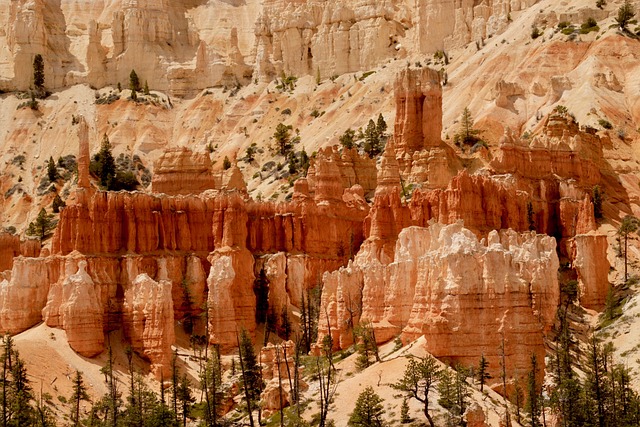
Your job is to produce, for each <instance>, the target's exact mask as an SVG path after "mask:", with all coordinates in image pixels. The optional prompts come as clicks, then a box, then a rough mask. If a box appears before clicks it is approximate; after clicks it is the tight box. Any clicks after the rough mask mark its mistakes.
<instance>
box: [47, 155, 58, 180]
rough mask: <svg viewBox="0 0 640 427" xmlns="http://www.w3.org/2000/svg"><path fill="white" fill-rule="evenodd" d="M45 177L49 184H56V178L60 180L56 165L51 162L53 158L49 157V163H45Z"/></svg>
mask: <svg viewBox="0 0 640 427" xmlns="http://www.w3.org/2000/svg"><path fill="white" fill-rule="evenodd" d="M47 177H48V178H49V181H51V182H56V181H57V180H58V178H60V175H59V174H58V168H57V167H56V163H55V162H54V161H53V157H49V162H48V163H47Z"/></svg>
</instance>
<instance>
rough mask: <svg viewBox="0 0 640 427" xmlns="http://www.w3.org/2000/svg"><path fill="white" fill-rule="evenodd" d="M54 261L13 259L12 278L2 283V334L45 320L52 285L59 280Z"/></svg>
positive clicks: (17, 330) (0, 327) (58, 266)
mask: <svg viewBox="0 0 640 427" xmlns="http://www.w3.org/2000/svg"><path fill="white" fill-rule="evenodd" d="M59 269H60V263H59V262H58V260H56V259H55V258H23V257H18V258H15V259H14V260H13V268H12V270H11V275H10V278H8V279H4V280H2V281H1V282H0V331H2V332H3V333H9V334H16V333H19V332H22V331H24V330H26V329H28V328H30V327H32V326H34V325H35V324H37V323H38V322H40V321H41V320H42V309H43V308H44V306H45V304H46V302H47V295H48V293H49V286H50V285H51V283H54V282H56V281H57V280H58V277H59V275H60V270H59Z"/></svg>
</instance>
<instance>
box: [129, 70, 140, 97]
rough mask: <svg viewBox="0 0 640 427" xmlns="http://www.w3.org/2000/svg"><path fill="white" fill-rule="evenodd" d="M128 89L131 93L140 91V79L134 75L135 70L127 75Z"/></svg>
mask: <svg viewBox="0 0 640 427" xmlns="http://www.w3.org/2000/svg"><path fill="white" fill-rule="evenodd" d="M129 89H131V92H138V91H140V79H139V78H138V74H136V70H131V73H129ZM132 95H133V94H132Z"/></svg>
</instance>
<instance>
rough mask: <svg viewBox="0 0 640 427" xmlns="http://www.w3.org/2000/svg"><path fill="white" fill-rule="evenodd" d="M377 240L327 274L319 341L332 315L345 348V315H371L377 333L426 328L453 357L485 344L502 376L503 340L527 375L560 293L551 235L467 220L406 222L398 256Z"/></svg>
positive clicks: (464, 357)
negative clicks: (477, 228) (386, 258)
mask: <svg viewBox="0 0 640 427" xmlns="http://www.w3.org/2000/svg"><path fill="white" fill-rule="evenodd" d="M373 248H374V242H373V241H367V242H365V244H364V245H363V247H362V249H361V251H360V252H359V253H358V255H357V256H356V258H355V260H354V261H353V262H351V263H349V265H348V266H347V267H344V268H341V269H339V270H338V271H335V272H332V273H326V274H325V276H324V289H323V294H322V302H321V309H320V313H321V315H320V316H321V319H320V321H319V323H318V325H319V338H318V340H319V341H318V342H322V339H323V337H324V336H325V335H326V334H327V333H328V328H327V326H326V325H327V324H329V325H331V332H332V335H333V336H332V338H333V342H334V345H335V347H336V349H337V348H345V347H347V346H349V345H351V344H352V336H351V333H350V331H349V329H348V328H345V327H344V325H353V326H355V325H357V324H358V322H362V321H367V322H371V323H372V325H373V328H374V330H375V333H376V339H378V340H379V341H381V342H384V341H386V340H388V339H390V338H392V337H393V336H394V335H398V334H402V338H403V340H405V341H412V340H414V339H416V338H418V337H420V336H422V335H424V336H425V338H426V347H427V350H428V351H429V352H430V353H431V354H433V355H434V356H436V357H438V358H442V359H445V360H448V361H451V362H452V363H453V362H455V363H462V364H463V365H471V364H473V363H476V362H477V359H478V357H480V355H481V354H484V355H485V357H486V358H487V360H489V363H490V366H493V368H492V369H493V370H495V372H494V373H495V377H496V378H497V377H498V376H499V375H498V371H497V370H498V367H499V366H500V358H501V354H500V347H501V346H502V345H504V349H505V350H504V351H505V355H506V360H507V361H508V366H507V372H508V373H509V376H523V375H524V374H525V373H526V372H527V369H528V366H529V359H530V356H531V354H536V355H537V356H538V357H539V360H543V359H544V345H543V338H544V335H545V333H546V332H548V331H549V329H550V328H551V325H552V324H553V320H554V317H555V312H556V307H557V304H558V299H559V286H558V281H557V269H558V258H557V255H556V242H555V239H553V238H552V237H549V236H543V235H536V234H535V233H524V234H519V233H516V232H515V231H512V230H503V231H500V232H498V231H492V232H491V233H489V235H488V237H487V239H483V240H482V241H479V240H478V238H477V237H476V236H475V235H474V234H473V233H472V232H471V231H470V230H468V229H466V228H464V227H463V226H462V224H461V223H456V224H451V225H447V226H444V225H441V224H437V223H434V224H432V225H430V226H429V227H428V228H421V227H409V228H406V229H404V230H402V231H401V232H400V235H399V237H398V242H397V245H396V249H395V256H394V258H393V260H392V262H389V263H385V262H383V261H381V260H380V259H377V258H376V255H377V254H376V252H375V250H372V249H373Z"/></svg>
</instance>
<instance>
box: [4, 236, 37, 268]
mask: <svg viewBox="0 0 640 427" xmlns="http://www.w3.org/2000/svg"><path fill="white" fill-rule="evenodd" d="M20 255H22V256H25V257H37V256H38V255H40V241H39V240H37V239H29V240H24V241H22V240H20V236H18V235H15V234H9V233H4V232H0V272H2V271H6V270H11V268H12V267H13V258H15V257H17V256H20Z"/></svg>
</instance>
